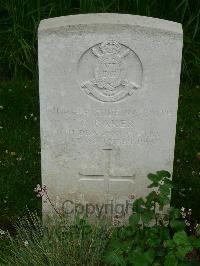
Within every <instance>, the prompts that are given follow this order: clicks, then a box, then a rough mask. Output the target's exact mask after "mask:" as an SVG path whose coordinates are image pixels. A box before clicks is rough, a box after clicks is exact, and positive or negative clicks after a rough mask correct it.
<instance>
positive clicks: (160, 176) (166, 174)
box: [156, 170, 171, 180]
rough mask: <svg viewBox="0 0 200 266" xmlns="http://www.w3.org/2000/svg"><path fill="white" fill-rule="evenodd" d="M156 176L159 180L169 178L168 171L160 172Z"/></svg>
mask: <svg viewBox="0 0 200 266" xmlns="http://www.w3.org/2000/svg"><path fill="white" fill-rule="evenodd" d="M156 174H157V176H158V177H159V180H161V179H163V178H164V177H167V178H170V177H171V174H170V173H169V172H168V171H165V170H162V171H157V172H156Z"/></svg>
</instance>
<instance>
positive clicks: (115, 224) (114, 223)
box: [112, 214, 121, 226]
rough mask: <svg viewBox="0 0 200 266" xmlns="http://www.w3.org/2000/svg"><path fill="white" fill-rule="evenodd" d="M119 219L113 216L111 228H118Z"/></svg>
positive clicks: (117, 216) (116, 215)
mask: <svg viewBox="0 0 200 266" xmlns="http://www.w3.org/2000/svg"><path fill="white" fill-rule="evenodd" d="M120 223H121V221H120V217H119V215H118V214H115V215H114V216H113V217H112V225H113V226H120Z"/></svg>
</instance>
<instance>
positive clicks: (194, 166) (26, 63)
mask: <svg viewBox="0 0 200 266" xmlns="http://www.w3.org/2000/svg"><path fill="white" fill-rule="evenodd" d="M95 12H112V13H129V14H137V15H143V16H151V17H157V18H162V19H167V20H172V21H176V22H179V23H182V25H183V30H184V48H183V60H182V74H181V86H180V98H179V110H178V123H177V136H176V147H175V159H174V173H173V180H174V185H175V189H174V190H173V193H172V204H173V205H175V206H177V207H181V206H184V207H188V208H191V209H192V210H193V213H194V215H195V217H196V218H198V219H199V218H200V208H199V206H200V197H199V196H200V153H199V152H200V107H199V106H200V27H199V25H200V1H199V0H66V1H64V0H48V1H47V0H44V1H42V0H0V228H2V229H3V228H5V227H8V226H9V224H10V223H9V222H8V221H10V220H11V221H12V220H13V219H15V217H16V216H18V215H23V213H24V210H25V208H26V206H27V207H28V208H29V209H30V210H33V209H37V210H40V202H39V201H38V199H37V198H36V197H35V195H34V192H33V188H34V187H35V186H36V184H37V183H40V182H41V181H40V137H39V98H38V71H37V28H38V25H39V22H40V20H41V19H44V18H49V17H55V16H61V15H62V16H63V15H70V14H79V13H95ZM152 156H153V155H152ZM156 170H161V169H155V171H156Z"/></svg>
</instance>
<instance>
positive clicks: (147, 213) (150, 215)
mask: <svg viewBox="0 0 200 266" xmlns="http://www.w3.org/2000/svg"><path fill="white" fill-rule="evenodd" d="M154 218H155V216H154V211H149V210H147V211H145V212H144V213H142V214H141V220H142V221H143V223H145V224H148V223H149V222H150V221H151V220H152V219H154Z"/></svg>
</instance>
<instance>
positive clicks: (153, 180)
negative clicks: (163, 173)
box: [147, 173, 160, 184]
mask: <svg viewBox="0 0 200 266" xmlns="http://www.w3.org/2000/svg"><path fill="white" fill-rule="evenodd" d="M147 177H148V179H149V180H151V181H152V182H154V183H155V184H157V183H158V182H159V181H160V178H159V176H158V175H155V174H152V173H150V174H148V176H147Z"/></svg>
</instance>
